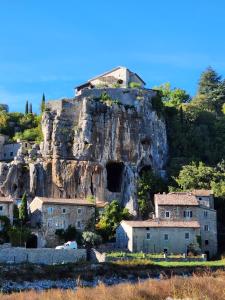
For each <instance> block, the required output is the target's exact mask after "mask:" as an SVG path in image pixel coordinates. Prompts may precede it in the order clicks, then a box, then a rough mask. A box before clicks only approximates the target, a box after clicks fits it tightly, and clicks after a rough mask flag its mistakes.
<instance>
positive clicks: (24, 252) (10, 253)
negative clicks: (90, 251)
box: [0, 247, 87, 265]
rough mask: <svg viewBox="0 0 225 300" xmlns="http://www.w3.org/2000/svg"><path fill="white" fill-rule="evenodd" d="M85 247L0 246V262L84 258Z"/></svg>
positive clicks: (59, 260)
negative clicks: (40, 247)
mask: <svg viewBox="0 0 225 300" xmlns="http://www.w3.org/2000/svg"><path fill="white" fill-rule="evenodd" d="M86 256H87V253H86V249H77V250H64V249H60V250H58V249H57V250H56V249H53V248H43V249H26V248H20V247H9V248H0V263H25V262H27V263H33V264H44V265H52V264H62V263H75V262H78V261H80V260H86Z"/></svg>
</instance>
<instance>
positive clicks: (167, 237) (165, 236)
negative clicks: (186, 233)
mask: <svg viewBox="0 0 225 300" xmlns="http://www.w3.org/2000/svg"><path fill="white" fill-rule="evenodd" d="M168 239H169V235H168V234H167V233H166V234H164V240H165V241H168Z"/></svg>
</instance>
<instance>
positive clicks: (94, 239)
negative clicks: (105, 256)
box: [82, 231, 102, 247]
mask: <svg viewBox="0 0 225 300" xmlns="http://www.w3.org/2000/svg"><path fill="white" fill-rule="evenodd" d="M82 238H83V242H84V245H85V246H86V247H93V246H98V245H100V244H101V242H102V238H101V236H100V235H98V234H96V233H95V232H91V231H84V232H83V234H82Z"/></svg>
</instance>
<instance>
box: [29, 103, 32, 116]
mask: <svg viewBox="0 0 225 300" xmlns="http://www.w3.org/2000/svg"><path fill="white" fill-rule="evenodd" d="M29 113H30V114H32V113H33V109H32V103H30V106H29Z"/></svg>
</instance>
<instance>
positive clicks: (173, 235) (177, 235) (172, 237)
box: [132, 228, 200, 253]
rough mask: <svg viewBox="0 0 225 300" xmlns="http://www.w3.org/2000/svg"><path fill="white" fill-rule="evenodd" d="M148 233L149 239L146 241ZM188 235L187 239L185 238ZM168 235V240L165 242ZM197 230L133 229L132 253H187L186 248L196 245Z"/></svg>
mask: <svg viewBox="0 0 225 300" xmlns="http://www.w3.org/2000/svg"><path fill="white" fill-rule="evenodd" d="M147 233H150V239H147ZM185 233H189V239H186V238H185ZM165 234H168V240H165ZM199 234H200V233H199V229H195V228H149V229H148V230H146V228H133V249H132V251H133V252H140V251H143V252H149V253H161V252H163V251H164V249H167V251H168V253H187V246H188V245H189V244H190V243H193V242H195V243H196V236H198V235H199Z"/></svg>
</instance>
